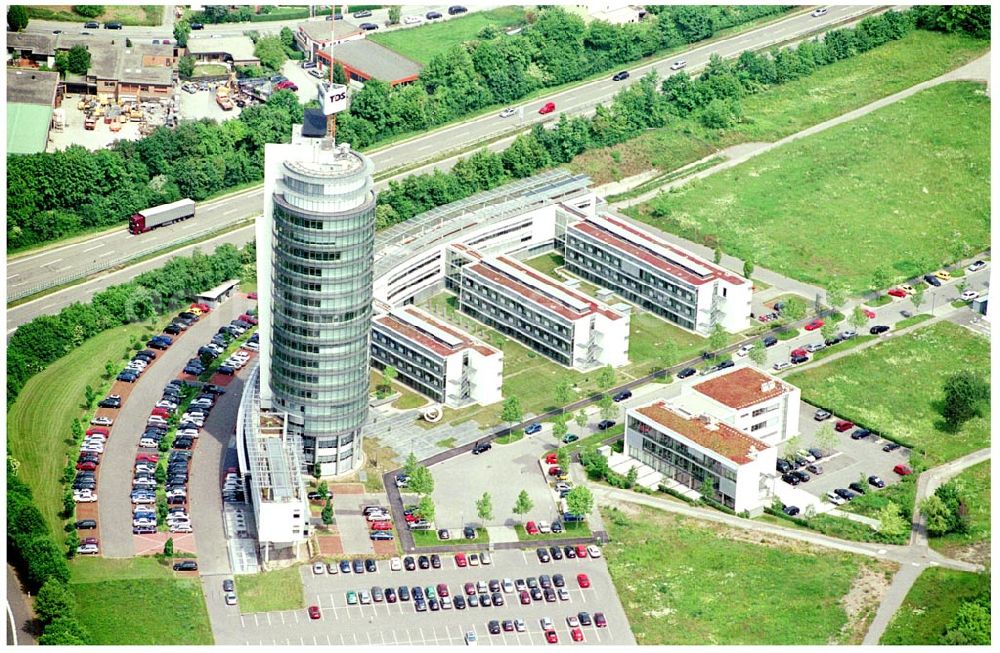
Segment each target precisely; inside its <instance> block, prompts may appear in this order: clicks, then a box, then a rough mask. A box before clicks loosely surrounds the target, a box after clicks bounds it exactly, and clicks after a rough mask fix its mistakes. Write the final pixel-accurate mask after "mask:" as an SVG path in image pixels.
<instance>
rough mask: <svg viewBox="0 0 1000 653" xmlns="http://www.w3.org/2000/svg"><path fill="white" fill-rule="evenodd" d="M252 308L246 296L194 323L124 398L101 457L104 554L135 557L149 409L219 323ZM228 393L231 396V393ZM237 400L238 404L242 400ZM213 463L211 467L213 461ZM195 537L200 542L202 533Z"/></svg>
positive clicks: (195, 470) (195, 473) (100, 511)
mask: <svg viewBox="0 0 1000 653" xmlns="http://www.w3.org/2000/svg"><path fill="white" fill-rule="evenodd" d="M248 306H249V304H248V302H247V301H246V300H245V299H242V298H239V297H235V298H233V299H230V300H229V301H227V302H225V303H224V304H222V305H221V306H220V307H219V308H217V309H216V310H214V311H212V312H211V313H209V314H208V315H207V316H205V317H203V318H202V319H201V320H199V321H198V322H196V323H195V324H194V325H192V326H191V328H190V329H188V330H187V331H185V332H184V333H183V335H182V336H181V337H180V338H178V339H176V340H175V341H174V344H173V346H172V347H170V349H167V350H166V351H161V352H159V353H158V355H157V359H156V362H155V363H154V364H153V365H151V366H150V367H149V369H147V371H146V372H145V373H144V374H143V375H142V376H141V377H140V378H139V380H138V381H137V382H136V383H135V387H134V388H133V389H132V392H131V396H130V397H129V398H128V399H126V400H125V403H124V405H123V406H122V408H121V410H120V411H119V412H118V416H117V418H116V419H115V424H114V426H113V427H112V431H111V437H110V438H108V445H107V447H106V448H105V451H104V456H103V457H102V459H101V466H100V470H101V472H100V477H99V479H100V480H99V482H98V483H99V485H98V502H97V509H98V516H99V525H100V530H101V553H102V554H103V555H104V556H105V557H107V558H130V557H132V556H133V555H135V544H134V542H133V537H134V536H133V535H132V504H131V502H130V501H129V493H130V492H131V490H132V464H133V463H134V461H135V454H136V451H137V450H138V446H139V436H140V435H141V434H142V431H143V428H144V426H145V424H146V418H147V417H148V416H149V411H150V410H151V409H152V408H153V406H154V405H155V404H156V402H157V401H158V400H159V397H160V391H161V390H162V389H163V386H165V385H166V384H167V382H168V381H170V380H171V379H175V378H177V376H178V375H179V374H180V372H181V370H182V369H183V368H184V363H185V362H186V361H187V360H188V359H189V358H191V357H192V356H194V355H195V353H196V352H197V350H198V348H199V347H201V346H202V345H204V344H205V343H206V342H208V341H209V340H210V339H211V337H212V335H213V334H214V333H215V332H216V330H217V329H218V328H219V327H220V326H222V325H223V324H227V323H228V322H229V321H230V320H232V319H234V318H235V317H237V316H238V315H240V314H241V313H242V312H244V310H246V308H247V307H248ZM99 364H101V363H99V362H95V365H99ZM225 397H228V393H227V395H225ZM236 401H237V402H238V398H237V399H236ZM228 418H229V422H228V423H229V424H232V423H233V421H235V410H233V411H232V414H231V415H228ZM209 419H214V420H218V421H219V422H221V421H222V416H217V415H215V414H214V413H213V414H212V417H210V418H209ZM202 437H208V436H207V435H204V436H202ZM199 439H200V438H199ZM227 439H228V438H227ZM200 447H201V442H199V443H198V444H197V445H196V448H195V450H194V456H193V457H194V459H195V461H196V462H195V463H194V465H198V467H192V473H191V478H192V481H191V487H190V490H191V492H190V496H191V497H194V496H195V488H198V487H202V486H201V485H200V483H202V482H203V481H198V480H195V479H197V476H198V473H199V472H201V471H202V470H204V467H205V465H204V464H203V463H199V462H197V461H198V459H199V457H200V456H199V454H200V451H199V449H200ZM206 458H207V457H206ZM217 461H218V457H216V468H217V466H218V463H217ZM208 466H209V467H210V465H208ZM209 471H211V470H209ZM211 476H212V480H213V482H214V488H215V490H214V492H213V493H212V495H213V496H214V497H216V499H217V500H219V501H220V503H219V505H218V507H217V510H216V513H217V514H216V516H215V519H216V520H221V519H222V509H221V499H220V498H219V497H220V495H219V484H218V480H219V477H218V474H217V469H216V470H215V472H214V473H212V474H211ZM206 484H207V483H206ZM199 498H200V497H199ZM192 503H193V504H195V503H198V500H195V501H192ZM192 523H193V525H194V528H195V532H196V533H197V532H198V529H199V523H198V521H196V518H195V517H194V516H193V515H192ZM206 526H207V525H206ZM220 528H221V524H220ZM195 537H196V541H198V539H197V538H198V536H197V535H196V536H195ZM216 546H219V547H220V548H219V551H220V552H221V555H223V556H225V555H226V549H225V541H224V540H222V543H221V544H217V545H216ZM206 555H212V552H210V551H209V552H207V553H206ZM199 558H200V555H199Z"/></svg>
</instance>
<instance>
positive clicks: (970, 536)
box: [929, 460, 991, 557]
mask: <svg viewBox="0 0 1000 653" xmlns="http://www.w3.org/2000/svg"><path fill="white" fill-rule="evenodd" d="M953 482H954V483H955V484H957V486H958V488H959V491H960V492H961V493H962V495H964V496H965V497H967V505H968V507H969V517H970V522H971V523H970V527H969V532H968V533H949V534H947V535H945V536H943V537H931V538H929V543H930V545H931V547H932V548H933V549H936V550H937V551H940V552H941V553H943V554H945V555H947V556H951V557H954V555H955V554H956V553H958V552H960V551H961V550H962V549H965V548H967V547H968V546H969V545H973V544H979V545H981V546H985V547H986V549H987V551H988V547H989V543H990V539H991V538H990V462H989V461H988V460H987V461H985V462H981V463H979V464H978V465H974V466H972V467H970V468H968V469H966V470H965V471H963V472H962V473H961V474H959V475H958V476H956V477H955V478H954V480H953Z"/></svg>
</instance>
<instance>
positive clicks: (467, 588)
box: [465, 583, 476, 596]
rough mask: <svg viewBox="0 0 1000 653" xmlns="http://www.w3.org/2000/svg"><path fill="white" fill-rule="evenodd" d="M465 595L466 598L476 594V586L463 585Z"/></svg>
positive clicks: (472, 584) (470, 584)
mask: <svg viewBox="0 0 1000 653" xmlns="http://www.w3.org/2000/svg"><path fill="white" fill-rule="evenodd" d="M465 593H466V595H467V596H472V595H473V594H475V593H476V584H475V583H466V584H465Z"/></svg>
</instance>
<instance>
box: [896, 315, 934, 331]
mask: <svg viewBox="0 0 1000 653" xmlns="http://www.w3.org/2000/svg"><path fill="white" fill-rule="evenodd" d="M932 317H934V316H933V315H931V314H930V313H917V314H916V315H914V316H913V317H904V318H903V319H902V320H900V321H899V322H896V327H895V328H896V331H899V330H900V329H905V328H906V327H908V326H913V325H914V324H920V323H921V322H926V321H927V320H929V319H931V318H932Z"/></svg>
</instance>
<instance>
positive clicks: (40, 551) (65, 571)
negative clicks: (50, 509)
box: [18, 533, 69, 587]
mask: <svg viewBox="0 0 1000 653" xmlns="http://www.w3.org/2000/svg"><path fill="white" fill-rule="evenodd" d="M18 550H19V552H20V554H21V558H22V559H24V560H26V561H27V563H28V569H27V575H26V578H25V580H26V581H27V583H28V585H29V586H31V587H41V586H42V584H44V583H45V581H47V580H49V579H50V578H54V579H56V580H60V581H62V582H64V583H67V582H69V566H68V565H67V564H66V556H65V555H63V551H62V549H60V548H59V547H58V546H56V543H55V542H54V541H53V540H52V537H51V536H50V535H49V534H48V533H45V534H39V535H35V536H34V537H29V538H26V541H24V542H22V543H21V545H20V546H19V547H18Z"/></svg>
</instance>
